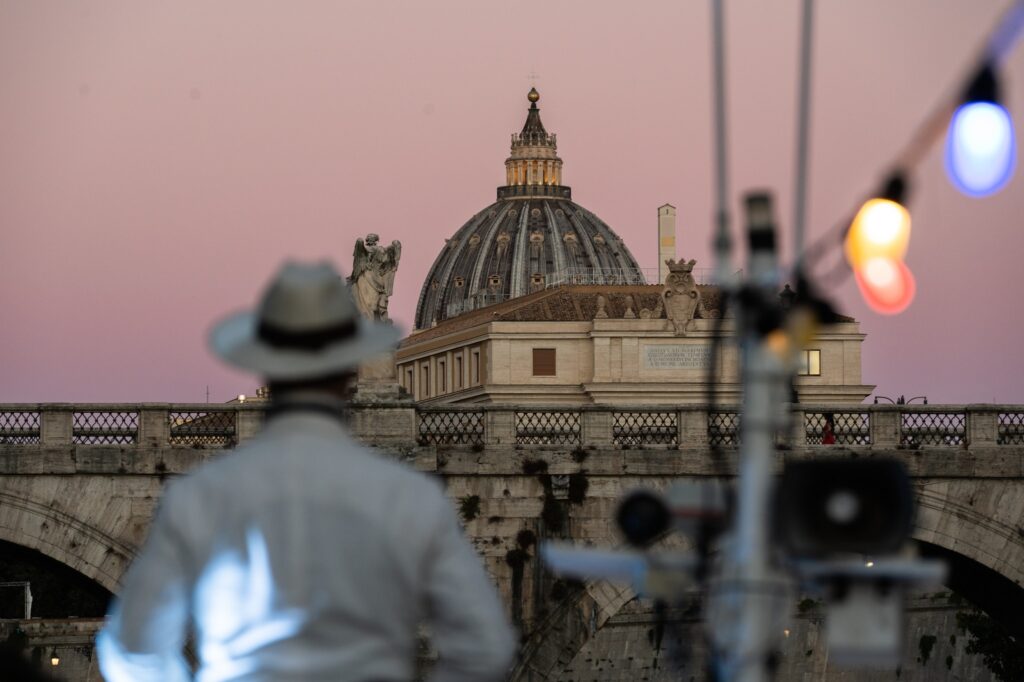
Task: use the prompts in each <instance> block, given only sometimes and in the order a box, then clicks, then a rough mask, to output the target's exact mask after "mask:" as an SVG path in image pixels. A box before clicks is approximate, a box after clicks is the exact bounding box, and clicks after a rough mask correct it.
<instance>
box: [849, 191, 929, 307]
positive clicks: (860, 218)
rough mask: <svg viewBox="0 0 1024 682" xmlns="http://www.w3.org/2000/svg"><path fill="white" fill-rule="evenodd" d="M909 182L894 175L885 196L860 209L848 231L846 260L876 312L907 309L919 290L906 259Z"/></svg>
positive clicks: (908, 221)
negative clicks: (907, 190)
mask: <svg viewBox="0 0 1024 682" xmlns="http://www.w3.org/2000/svg"><path fill="white" fill-rule="evenodd" d="M904 192H905V184H904V181H903V177H902V175H901V174H900V173H896V174H894V175H893V176H892V177H891V178H890V179H889V181H888V183H887V184H886V187H885V190H884V191H883V192H882V194H881V196H879V197H876V198H873V199H869V200H868V201H866V202H864V205H863V206H862V207H861V209H860V210H859V211H858V212H857V215H856V216H855V217H854V219H853V222H852V223H851V224H850V229H849V231H848V232H847V234H846V243H845V250H846V260H847V261H848V262H849V264H850V267H851V268H852V269H853V272H854V275H855V276H856V280H857V287H858V288H859V289H860V292H861V295H863V296H864V300H865V302H866V303H867V304H868V306H870V307H871V309H872V310H874V311H875V312H879V313H883V314H885V315H895V314H896V313H900V312H903V311H904V310H906V308H907V306H909V305H910V302H911V301H913V300H914V293H915V292H916V290H917V287H916V284H915V282H914V276H913V275H912V274H911V272H910V268H908V267H907V265H906V263H904V262H903V258H904V256H906V254H907V247H908V246H909V244H910V212H909V211H907V209H906V207H905V206H904V205H903V204H902V201H903V195H904Z"/></svg>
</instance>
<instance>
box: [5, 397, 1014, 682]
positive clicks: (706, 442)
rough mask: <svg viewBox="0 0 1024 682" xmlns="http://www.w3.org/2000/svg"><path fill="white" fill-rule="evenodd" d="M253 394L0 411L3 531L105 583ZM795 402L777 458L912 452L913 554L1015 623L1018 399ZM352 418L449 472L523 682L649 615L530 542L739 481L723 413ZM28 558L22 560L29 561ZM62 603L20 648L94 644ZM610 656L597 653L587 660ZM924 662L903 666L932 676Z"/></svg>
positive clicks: (257, 415) (253, 423) (554, 673)
mask: <svg viewBox="0 0 1024 682" xmlns="http://www.w3.org/2000/svg"><path fill="white" fill-rule="evenodd" d="M264 407H265V404H261V403H256V402H246V403H241V404H217V405H210V404H155V403H145V404H57V403H48V404H4V405H0V477H2V478H0V541H2V542H3V543H8V544H7V545H5V547H12V548H17V549H18V550H19V551H21V550H34V552H38V553H39V554H40V555H42V557H40V559H39V561H40V562H42V563H41V564H40V568H39V570H40V571H49V570H51V567H50V564H52V567H53V570H57V569H58V568H59V569H61V570H66V569H71V570H72V571H73V572H74V574H75V575H76V576H78V577H79V578H80V579H81V580H82V581H84V583H87V584H89V585H92V586H94V587H95V588H96V589H101V590H105V591H107V592H116V590H117V586H118V582H119V580H120V578H121V576H122V574H123V572H124V570H125V569H126V567H127V566H128V565H129V563H130V562H131V559H132V557H133V555H134V553H135V552H136V550H137V548H138V547H139V546H140V544H141V543H142V541H143V540H144V538H145V534H146V529H147V527H148V524H149V522H150V520H151V518H152V515H153V511H154V509H155V507H156V504H157V502H158V500H159V497H160V492H161V489H162V486H163V483H164V481H165V480H166V479H167V478H168V477H169V476H175V475H178V474H183V473H185V472H187V471H188V470H190V469H191V468H193V467H195V466H197V465H198V464H200V463H202V462H203V461H205V460H207V459H209V458H211V457H216V456H217V455H218V454H219V453H221V452H222V451H223V450H224V449H225V448H231V447H234V446H236V445H238V444H242V443H244V442H245V441H246V440H248V439H250V438H252V437H253V436H254V435H255V434H256V433H257V432H258V431H259V429H260V426H261V424H262V421H263V417H264ZM791 414H792V420H791V424H792V426H791V428H789V429H786V430H785V431H784V432H780V433H778V434H777V439H778V443H779V446H780V449H779V454H778V465H779V466H780V467H781V465H782V463H783V461H785V460H786V459H789V458H806V457H821V456H828V457H852V458H858V457H859V458H870V457H881V456H886V457H894V458H897V459H899V460H901V461H902V462H904V463H905V464H906V466H907V468H908V470H909V471H910V473H911V475H912V477H913V480H914V483H915V486H916V490H917V494H918V515H917V518H916V523H915V528H914V534H913V535H914V538H915V540H916V541H917V542H918V544H919V546H920V547H921V549H922V551H923V552H925V553H929V554H932V555H936V556H942V557H944V558H946V559H947V560H949V561H950V562H951V565H952V567H953V571H952V574H951V577H950V580H949V587H950V588H951V589H952V590H953V591H955V592H956V593H958V594H960V595H963V596H965V597H967V598H968V599H970V600H971V601H972V602H973V603H975V604H977V605H978V606H980V607H982V608H984V609H985V610H986V611H987V612H988V613H989V614H990V615H992V616H993V617H994V618H996V619H997V620H999V621H1000V622H1002V623H1004V624H1005V625H1007V626H1008V627H1010V628H1012V629H1013V630H1014V631H1015V632H1021V631H1024V627H1022V617H1021V615H1019V614H1022V613H1024V590H1022V589H1021V588H1020V586H1021V584H1022V581H1024V518H1022V516H1024V513H1022V512H1024V406H1020V405H928V406H919V405H913V406H911V405H899V406H894V405H856V406H843V407H837V406H810V405H795V406H792V408H791ZM348 418H349V420H350V424H351V427H352V429H353V431H354V432H355V433H356V435H357V436H358V437H360V438H361V439H362V440H363V441H364V442H366V443H368V444H369V445H372V446H375V447H378V448H380V449H382V450H385V451H387V452H388V453H390V454H391V456H394V457H397V458H399V459H403V460H405V461H407V462H408V463H409V464H411V465H412V466H414V467H416V468H417V469H419V470H421V471H425V472H430V473H432V474H435V475H437V476H439V477H440V478H441V479H442V480H443V481H444V482H445V484H446V488H447V491H448V495H449V496H450V497H451V499H452V501H453V504H454V505H456V507H457V508H458V509H459V511H460V513H461V515H462V518H463V520H464V522H465V528H466V532H467V534H468V536H469V537H470V539H471V541H472V542H473V544H474V546H475V547H476V548H477V550H478V551H479V553H480V555H481V558H482V561H483V562H484V563H485V565H486V567H487V569H488V571H489V572H490V574H491V575H492V577H493V578H494V580H495V581H496V583H497V585H498V586H499V589H500V591H501V593H502V596H503V597H504V599H505V602H506V604H507V607H508V611H509V614H510V616H511V617H512V618H513V619H514V620H515V621H516V623H517V624H518V625H519V627H520V628H521V629H522V631H523V632H524V635H525V639H524V647H523V652H524V653H523V657H522V660H521V662H520V663H519V665H518V667H517V668H516V670H515V671H514V673H513V675H512V678H511V679H516V680H555V679H576V677H574V675H576V672H574V671H581V670H584V669H587V670H590V669H591V668H593V669H594V670H597V669H598V668H595V667H594V666H598V665H604V666H605V668H601V670H603V671H605V672H607V670H606V669H607V668H609V667H611V668H614V667H615V666H616V665H618V666H619V667H618V668H617V669H616V670H619V671H621V670H622V666H623V665H626V666H627V667H628V664H626V663H623V662H622V661H619V662H618V663H616V661H615V660H612V659H613V658H614V656H611V655H610V654H608V652H610V651H613V650H615V646H616V643H621V641H624V640H623V639H622V637H620V635H622V633H623V632H626V631H627V630H629V628H633V629H632V630H631V632H633V633H634V635H635V634H636V633H638V632H639V633H643V632H646V631H647V630H648V629H650V628H649V623H650V619H649V617H648V616H649V614H647V615H645V614H644V611H643V609H642V608H639V609H638V607H637V602H636V601H635V600H634V595H632V594H631V593H630V592H629V591H628V590H627V589H623V588H621V587H616V586H612V585H608V584H604V583H592V584H587V585H573V584H568V583H563V582H562V581H559V580H556V579H555V578H554V577H552V576H551V575H550V574H548V573H546V572H545V571H543V570H542V569H541V566H540V564H539V560H538V559H537V556H536V554H537V553H536V544H537V542H538V541H539V540H542V539H547V538H559V539H573V540H576V541H580V542H585V543H592V544H594V545H598V546H611V545H616V544H619V542H620V540H619V538H618V537H617V535H616V532H615V529H614V527H613V524H612V522H611V518H612V516H613V510H614V508H615V505H616V502H617V500H618V499H619V498H620V496H621V495H622V494H623V492H625V491H627V490H629V489H631V488H634V487H637V486H649V487H654V488H662V487H664V486H666V485H667V484H668V483H669V482H670V481H672V480H674V479H678V478H687V477H689V478H700V477H721V476H731V475H734V474H735V469H736V461H737V446H738V444H739V413H738V410H737V408H736V407H734V406H732V407H730V406H715V407H708V406H699V405H694V406H682V407H679V406H670V407H659V406H644V407H636V406H630V407H623V408H618V407H611V406H580V407H567V406H553V407H537V406H530V407H529V408H523V407H515V406H497V405H486V406H464V407H451V406H445V407H431V408H425V407H416V406H414V405H412V404H410V403H404V402H397V403H385V404H373V405H355V406H353V408H352V410H351V414H350V415H349V417H348ZM826 418H829V419H831V420H832V422H833V423H834V425H835V426H834V432H835V435H836V443H835V444H830V445H823V444H822V442H821V441H822V431H823V428H824V424H825V421H826ZM34 552H26V556H38V555H36V554H35V553H34ZM0 554H2V553H0ZM43 563H45V564H47V565H46V566H43ZM4 579H8V578H5V577H4V576H0V580H4ZM11 579H13V578H11ZM932 606H934V603H932ZM933 610H934V609H933ZM924 611H927V609H923V610H922V613H923V612H924ZM74 615H78V616H82V615H84V614H81V613H79V614H62V615H61V616H60V617H52V618H46V617H44V618H37V619H33V620H32V621H23V622H22V623H21V625H22V626H23V630H25V631H26V632H27V633H28V640H29V641H28V643H29V645H30V646H33V647H34V648H35V649H36V650H37V652H42V654H41V655H42V656H43V657H44V659H46V660H48V659H49V657H50V654H51V653H52V652H57V651H59V650H64V649H61V648H60V647H65V648H67V649H68V650H69V651H70V650H71V649H74V651H78V652H79V653H81V651H83V650H85V649H88V647H87V646H86V647H83V645H82V644H81V642H82V641H83V638H84V639H85V640H88V638H89V633H91V632H94V631H95V629H96V627H98V625H99V622H100V621H99V620H98V618H97V617H96V616H98V615H99V614H91V618H86V619H77V620H76V619H71V620H70V621H69V620H68V619H67V617H68V616H74ZM794 615H795V617H796V618H797V620H796V622H797V623H798V624H799V623H803V625H800V626H799V627H802V628H804V629H803V630H800V633H801V635H800V637H801V639H800V642H799V643H798V642H797V641H796V638H795V637H794V638H793V639H794V641H793V644H792V647H791V648H792V649H793V651H794V652H797V651H799V655H798V654H796V653H794V657H793V660H794V661H796V663H794V665H796V666H797V667H798V668H799V669H800V670H801V671H803V672H807V671H808V670H811V669H815V666H819V667H820V668H821V669H822V670H824V669H825V666H826V661H825V657H827V652H824V651H823V650H821V647H817V649H813V648H808V649H807V651H808V652H811V651H814V652H815V653H814V654H813V655H812V654H811V653H807V654H806V657H805V658H804V647H805V642H806V641H808V640H807V638H808V637H809V638H812V639H813V638H815V637H817V634H816V632H817V624H820V618H818V620H817V621H816V620H815V611H814V608H813V607H808V608H807V609H804V610H802V611H800V612H798V613H795V614H794ZM819 615H820V614H819ZM947 616H948V614H947ZM936 617H937V616H936ZM943 617H946V616H943ZM645 618H646V620H645ZM816 623H817V624H816ZM794 627H797V626H794ZM614 633H618V634H614ZM62 638H63V639H62ZM602 638H606V639H607V638H610V639H609V641H608V642H605V643H602V642H604V639H602ZM623 646H625V645H623ZM630 646H632V645H630ZM644 646H646V647H647V650H650V649H651V647H650V644H649V643H647V644H644ZM787 646H789V644H788V643H787ZM961 648H962V646H961ZM787 650H788V649H787ZM602 651H603V652H604V654H605V656H604V658H606V659H607V661H606V662H605V663H603V664H602V663H600V662H599V661H597V659H600V658H601V656H599V655H598V653H600V652H602ZM595 652H598V653H595ZM656 653H657V652H655V655H656ZM89 654H90V656H91V651H89ZM645 655H646V654H645ZM625 657H626V654H623V658H624V659H625ZM629 658H630V660H632V659H633V658H639V657H632V656H630V657H629ZM919 658H920V657H919ZM924 658H925V664H927V665H932V664H936V665H938V664H939V663H937V662H936V661H932V662H931V663H929V662H928V656H925V657H924ZM951 658H952V656H951ZM62 660H63V661H64V662H62V663H61V665H70V664H72V663H75V664H76V665H80V666H81V667H83V669H85V668H89V667H94V662H90V661H89V660H85V659H83V660H82V661H77V663H76V662H75V661H76V660H77V659H74V656H72V654H70V653H69V654H68V655H67V656H66V657H65V658H63V659H62ZM649 663H650V662H649V661H648V662H647V663H645V664H644V665H649ZM976 664H977V661H973V662H972V661H971V660H968V659H967V658H964V660H963V663H961V662H959V661H957V662H956V665H957V666H961V665H963V666H970V665H976ZM637 665H640V663H637ZM588 666H589V667H588ZM655 667H657V666H656V665H655ZM947 668H948V665H947ZM795 669H796V668H794V670H795ZM950 669H951V668H950ZM958 669H959V668H958ZM605 672H602V673H601V674H605ZM942 672H943V673H945V672H946V671H942ZM961 672H962V673H964V674H966V673H967V672H968V671H967V669H966V668H964V669H962V670H961ZM65 674H66V675H67V674H68V673H65ZM608 674H609V675H610V673H608ZM616 674H618V673H616ZM921 674H922V675H925V676H924V677H919V678H915V677H914V676H913V675H909V676H908V675H904V677H903V678H902V679H904V680H907V679H929V678H928V677H927V675H926V674H925V672H922V673H921ZM972 675H973V674H972ZM595 677H598V678H599V679H620V678H617V677H613V676H605V677H600V675H598V674H596V673H595V675H590V676H588V677H587V679H594V678H595ZM819 678H820V679H825V678H824V677H823V676H819V677H816V679H819ZM65 679H85V677H84V676H83V677H81V678H74V677H65ZM581 679H582V678H581ZM622 679H632V678H629V677H626V678H622ZM637 679H639V676H638V677H637ZM650 679H657V678H656V677H655V676H652V677H650ZM843 679H849V678H843ZM972 679H983V678H979V677H976V676H972Z"/></svg>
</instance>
